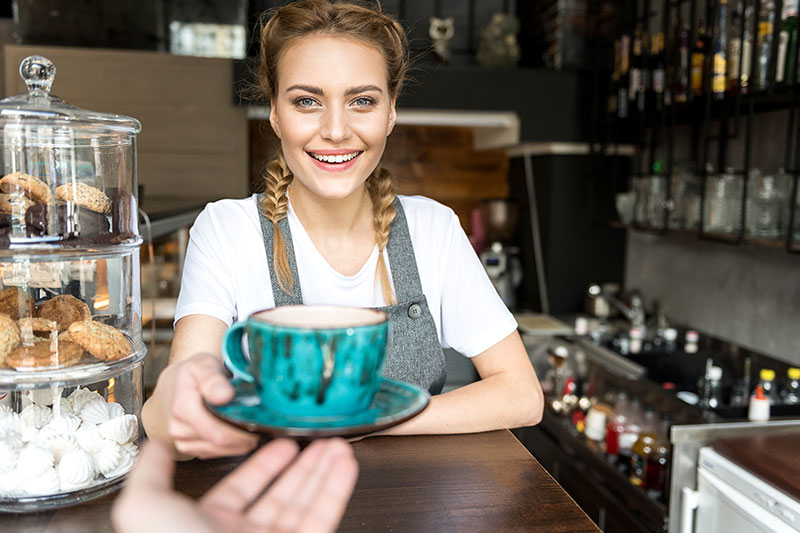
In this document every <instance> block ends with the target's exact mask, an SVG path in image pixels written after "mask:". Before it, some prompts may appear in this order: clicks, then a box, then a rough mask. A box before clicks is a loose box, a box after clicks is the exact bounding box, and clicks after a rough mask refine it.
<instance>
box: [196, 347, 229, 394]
mask: <svg viewBox="0 0 800 533" xmlns="http://www.w3.org/2000/svg"><path fill="white" fill-rule="evenodd" d="M187 363H188V365H189V371H190V373H191V374H192V376H193V377H194V379H195V382H196V383H197V388H198V389H200V394H202V396H203V398H205V399H206V400H208V401H209V402H211V403H213V404H225V403H228V402H229V401H231V399H233V394H234V391H233V387H232V386H231V384H230V382H229V381H228V378H226V377H225V374H223V372H222V363H221V362H220V360H219V359H217V358H216V357H214V356H213V355H210V354H199V355H196V356H194V357H193V358H192V359H191V360H190V361H187Z"/></svg>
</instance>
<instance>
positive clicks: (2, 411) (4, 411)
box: [0, 404, 14, 420]
mask: <svg viewBox="0 0 800 533" xmlns="http://www.w3.org/2000/svg"><path fill="white" fill-rule="evenodd" d="M13 412H14V410H13V409H12V408H10V407H9V406H7V405H3V404H0V420H2V419H3V418H4V417H6V416H8V415H10V414H11V413H13Z"/></svg>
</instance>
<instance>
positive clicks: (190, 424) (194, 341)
mask: <svg viewBox="0 0 800 533" xmlns="http://www.w3.org/2000/svg"><path fill="white" fill-rule="evenodd" d="M226 328H227V326H226V324H225V323H224V322H223V321H221V320H219V319H217V318H213V317H210V316H206V315H189V316H186V317H184V318H182V319H180V320H179V321H178V323H177V324H176V325H175V335H174V337H173V339H172V347H171V349H170V356H169V364H168V365H167V368H165V369H164V371H163V372H162V373H161V375H160V376H159V378H158V382H157V383H156V387H155V390H154V391H153V394H152V396H151V397H150V398H149V399H148V400H147V401H146V402H145V404H144V406H143V407H142V423H143V425H144V428H145V431H146V432H147V435H148V437H150V438H152V439H157V440H160V441H162V442H164V443H166V444H168V445H170V446H171V447H172V448H173V451H175V452H176V455H177V456H178V458H180V459H189V458H191V457H218V456H223V455H239V454H242V453H246V452H248V451H250V450H251V449H252V448H253V447H254V446H255V444H256V442H257V439H256V437H255V436H254V435H252V434H250V433H247V432H245V431H241V430H239V429H236V428H234V427H233V426H230V425H228V424H226V423H224V422H222V421H221V420H219V419H217V418H216V417H215V416H214V415H212V414H211V413H210V412H209V411H208V409H206V407H205V406H204V405H203V400H204V399H205V400H207V401H209V402H211V403H214V404H219V405H221V404H224V403H227V402H229V401H230V400H231V399H232V398H233V387H231V385H230V383H229V382H228V379H227V378H226V377H225V374H224V372H223V367H222V356H221V354H220V350H221V346H220V344H221V342H222V335H223V333H224V332H225V329H226Z"/></svg>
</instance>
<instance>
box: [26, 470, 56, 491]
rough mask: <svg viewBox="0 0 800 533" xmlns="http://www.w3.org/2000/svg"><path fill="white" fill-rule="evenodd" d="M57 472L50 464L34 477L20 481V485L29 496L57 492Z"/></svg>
mask: <svg viewBox="0 0 800 533" xmlns="http://www.w3.org/2000/svg"><path fill="white" fill-rule="evenodd" d="M58 486H59V482H58V474H56V469H55V468H53V467H52V466H50V467H47V468H46V469H44V470H43V471H42V472H41V473H39V475H37V476H36V477H33V478H30V479H27V480H26V481H23V482H22V486H21V487H20V488H21V489H22V490H23V491H24V492H25V493H26V494H28V495H29V496H44V495H47V494H53V493H55V492H58Z"/></svg>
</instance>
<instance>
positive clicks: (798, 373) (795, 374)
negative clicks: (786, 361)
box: [786, 367, 800, 379]
mask: <svg viewBox="0 0 800 533" xmlns="http://www.w3.org/2000/svg"><path fill="white" fill-rule="evenodd" d="M786 375H787V376H789V379H800V368H795V367H792V368H790V369H789V370H787V371H786Z"/></svg>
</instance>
